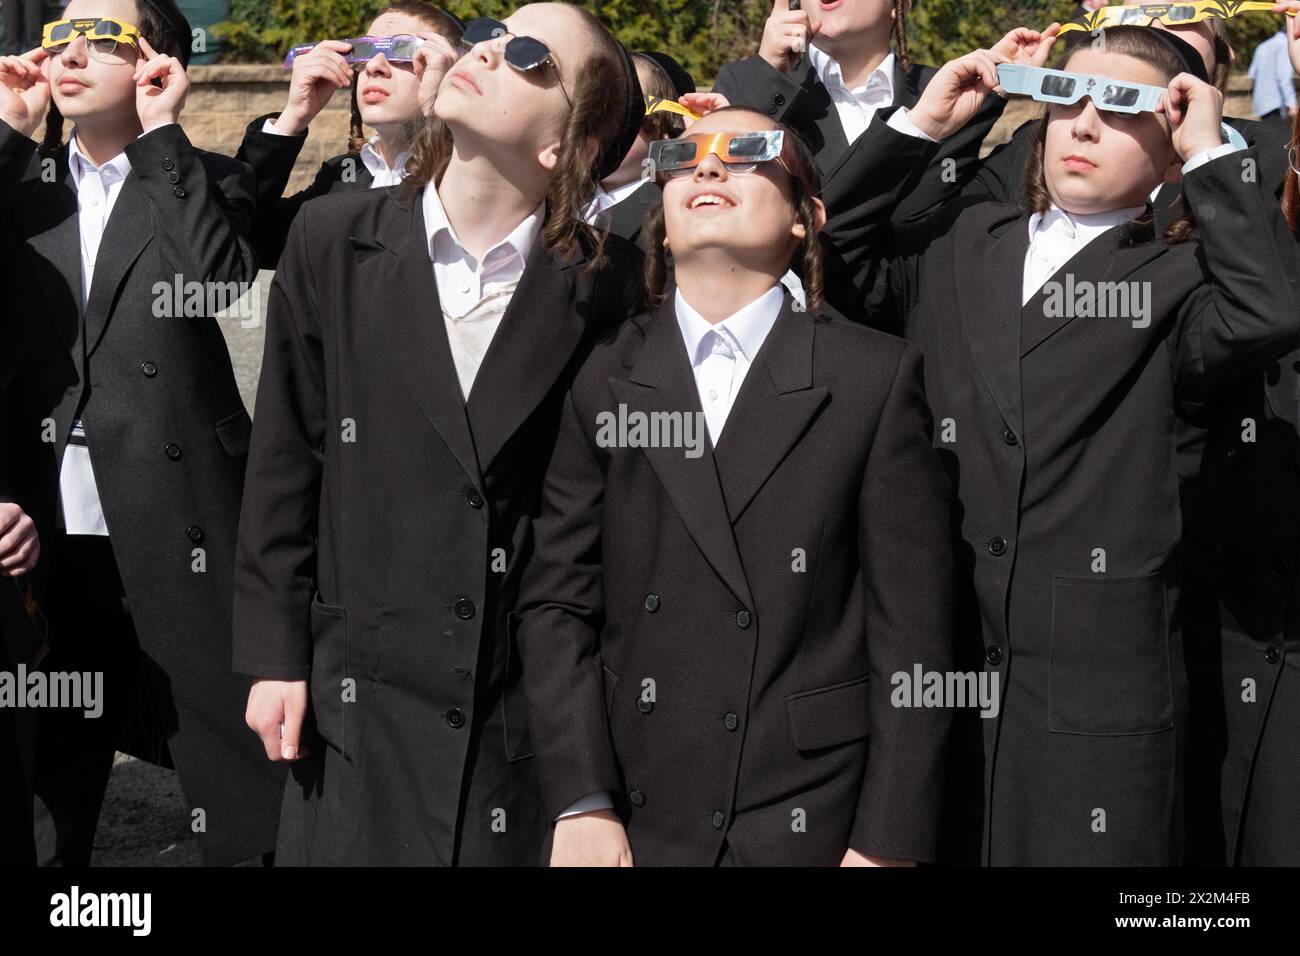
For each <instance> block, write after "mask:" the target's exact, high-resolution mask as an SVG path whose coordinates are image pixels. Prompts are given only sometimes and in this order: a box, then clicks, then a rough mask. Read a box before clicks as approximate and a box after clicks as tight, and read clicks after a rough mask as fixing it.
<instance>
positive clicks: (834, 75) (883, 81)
mask: <svg viewBox="0 0 1300 956" xmlns="http://www.w3.org/2000/svg"><path fill="white" fill-rule="evenodd" d="M808 61H809V62H810V63H812V66H813V69H814V70H816V71H817V76H818V77H819V78H820V79H821V81H822V83H823V84H824V85H825V86H826V87H827V88H832V87H838V88H839V89H842V90H847V91H848V92H849V93H852V94H853V95H855V96H856V95H859V94H861V93H864V92H865V91H866V90H867V89H869V88H879V89H880V90H882V91H883V92H886V93H888V94H889V101H890V102H891V103H892V102H893V101H894V54H893V52H892V51H891V52H889V53H887V54H886V55H885V58H884V59H883V60H881V61H880V65H879V66H877V67H876V68H875V69H874V70H872V71H871V74H870V76H868V77H867V81H866V83H864V84H863V85H862V86H860V87H858V88H857V89H856V90H850V89H849V88H848V87H847V86H845V85H844V74H843V73H842V72H840V64H839V61H837V60H836V59H835V58H834V57H833V56H831V55H830V54H829V53H827V52H826V51H824V50H822V49H820V48H819V47H818V46H817V45H816V44H813V45H812V46H810V47H808ZM873 83H874V84H875V87H873Z"/></svg>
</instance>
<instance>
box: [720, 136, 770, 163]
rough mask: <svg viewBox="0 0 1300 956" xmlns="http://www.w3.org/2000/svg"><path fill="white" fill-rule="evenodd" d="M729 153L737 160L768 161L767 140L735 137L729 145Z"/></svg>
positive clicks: (759, 137) (762, 137)
mask: <svg viewBox="0 0 1300 956" xmlns="http://www.w3.org/2000/svg"><path fill="white" fill-rule="evenodd" d="M727 153H728V155H729V156H734V157H735V158H736V159H737V160H763V159H767V158H768V156H767V153H768V146H767V138H766V137H764V136H733V137H732V139H731V142H730V143H728V144H727Z"/></svg>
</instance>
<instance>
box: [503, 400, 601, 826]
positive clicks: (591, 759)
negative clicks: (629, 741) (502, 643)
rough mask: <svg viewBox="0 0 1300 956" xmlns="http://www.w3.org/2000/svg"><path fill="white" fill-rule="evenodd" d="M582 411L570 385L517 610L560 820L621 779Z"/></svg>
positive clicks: (594, 485) (546, 792) (594, 462)
mask: <svg viewBox="0 0 1300 956" xmlns="http://www.w3.org/2000/svg"><path fill="white" fill-rule="evenodd" d="M583 421H584V419H583V417H582V415H581V413H580V412H579V411H578V408H577V405H576V404H575V400H574V397H573V393H572V392H571V393H570V394H569V395H568V396H567V397H566V400H565V403H564V410H563V413H562V417H561V421H560V429H559V435H558V438H557V441H556V445H555V451H554V452H553V454H552V456H551V461H550V465H549V467H548V469H547V474H546V480H545V484H544V486H543V492H542V495H543V497H542V511H541V514H540V515H539V517H538V518H537V521H536V523H535V524H534V534H535V539H534V550H533V556H532V558H531V559H530V560H529V562H528V565H527V568H526V569H525V571H524V576H523V581H522V583H521V587H520V596H519V603H518V605H517V611H516V613H517V614H518V615H519V627H518V630H517V632H516V634H517V640H518V642H519V653H520V655H521V657H522V658H523V662H524V689H525V693H526V695H527V698H528V713H529V722H530V725H531V727H530V729H531V733H532V739H533V744H534V746H535V747H536V748H537V759H538V765H537V772H538V776H539V780H540V784H541V790H542V802H543V806H544V809H545V812H546V815H547V818H548V819H552V820H553V819H555V818H556V817H557V816H558V815H559V814H560V813H561V812H563V810H564V809H565V808H566V807H568V806H569V805H570V804H572V803H573V802H574V801H575V800H578V799H580V798H582V797H585V796H588V795H589V794H593V793H596V792H597V791H601V790H609V791H616V790H618V789H619V777H618V769H617V764H616V762H615V757H614V746H613V742H612V741H611V738H610V733H609V724H608V718H607V716H606V712H605V690H604V680H605V678H604V674H603V669H602V665H601V656H600V638H599V635H600V632H601V628H602V627H603V624H604V595H603V584H602V578H601V570H602V569H601V525H602V506H603V501H604V494H605V470H604V467H603V464H602V462H601V460H600V457H599V455H598V452H597V449H596V448H595V447H594V446H593V445H592V442H591V440H590V439H589V438H588V436H587V434H586V432H585V430H584V428H583Z"/></svg>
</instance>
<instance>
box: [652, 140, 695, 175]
mask: <svg viewBox="0 0 1300 956" xmlns="http://www.w3.org/2000/svg"><path fill="white" fill-rule="evenodd" d="M694 159H695V144H694V143H693V142H691V141H690V140H673V141H671V142H668V143H664V144H663V145H662V146H660V147H659V154H658V156H657V157H656V159H655V165H656V166H657V167H658V168H659V169H665V170H667V169H681V168H682V167H684V166H686V165H687V164H688V163H690V162H691V161H692V160H694Z"/></svg>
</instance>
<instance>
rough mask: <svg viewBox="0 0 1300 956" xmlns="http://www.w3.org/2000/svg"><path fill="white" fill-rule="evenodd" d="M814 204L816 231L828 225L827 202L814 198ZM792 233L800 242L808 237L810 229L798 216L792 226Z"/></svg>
mask: <svg viewBox="0 0 1300 956" xmlns="http://www.w3.org/2000/svg"><path fill="white" fill-rule="evenodd" d="M812 205H813V226H814V228H815V231H817V232H820V231H821V230H822V228H823V227H824V226H825V225H826V204H825V203H824V202H822V201H821V200H820V199H817V198H814V199H813V201H812ZM790 235H792V236H794V237H795V238H796V239H798V240H799V241H800V242H803V241H804V239H806V238H808V229H807V227H805V226H804V224H803V223H802V222H800V221H799V219H798V218H797V217H796V218H795V221H794V224H793V225H791V226H790Z"/></svg>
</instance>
